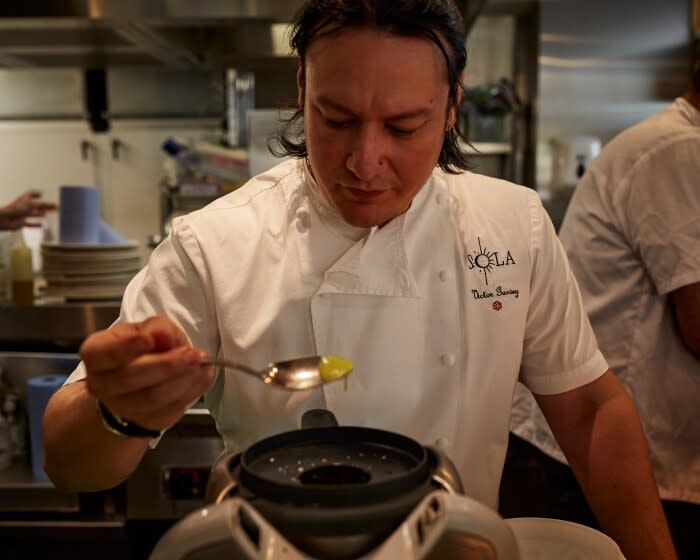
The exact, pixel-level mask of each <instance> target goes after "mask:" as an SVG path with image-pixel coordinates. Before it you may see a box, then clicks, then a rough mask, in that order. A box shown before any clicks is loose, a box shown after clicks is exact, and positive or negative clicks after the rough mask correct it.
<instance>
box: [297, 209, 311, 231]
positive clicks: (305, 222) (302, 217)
mask: <svg viewBox="0 0 700 560" xmlns="http://www.w3.org/2000/svg"><path fill="white" fill-rule="evenodd" d="M296 218H297V231H298V232H299V233H304V232H305V231H306V230H307V229H309V227H310V225H311V224H310V223H309V213H308V212H307V211H306V210H304V209H303V208H300V209H299V210H297V212H296Z"/></svg>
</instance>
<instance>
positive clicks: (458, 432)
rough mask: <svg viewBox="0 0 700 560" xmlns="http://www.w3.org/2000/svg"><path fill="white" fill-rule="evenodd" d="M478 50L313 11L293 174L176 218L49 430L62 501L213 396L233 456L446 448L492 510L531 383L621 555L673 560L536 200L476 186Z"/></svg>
mask: <svg viewBox="0 0 700 560" xmlns="http://www.w3.org/2000/svg"><path fill="white" fill-rule="evenodd" d="M464 39H465V37H464V31H463V26H462V23H461V19H460V17H459V15H458V12H457V11H456V9H455V8H454V5H453V4H452V2H450V1H448V0H442V1H426V0H412V1H401V2H396V1H388V0H374V1H365V2H360V1H352V0H334V1H331V2H327V1H326V2H319V1H313V2H310V3H308V5H307V7H306V9H305V11H304V12H303V13H302V14H301V15H300V17H299V19H298V21H297V26H296V28H295V34H294V36H293V38H292V46H293V48H294V49H295V50H296V52H297V53H298V55H299V61H300V65H299V71H298V76H297V85H298V104H299V111H298V112H297V115H295V119H293V122H291V123H290V126H289V127H288V128H287V129H285V130H283V132H282V138H283V140H282V146H283V148H284V149H285V150H286V153H287V154H289V155H292V156H295V157H294V158H293V159H291V160H290V161H288V162H285V163H282V164H280V165H278V166H277V167H275V168H273V169H271V170H270V171H269V172H267V173H263V174H262V175H259V176H257V177H255V178H254V179H252V180H251V181H250V182H249V183H248V184H247V185H245V186H244V187H242V188H241V189H239V190H238V191H236V192H234V193H232V194H230V195H227V196H225V197H223V198H221V199H219V200H217V201H216V202H214V203H213V204H211V205H209V206H207V207H206V208H204V209H202V210H200V211H197V212H194V213H192V214H190V215H188V216H185V217H182V218H179V219H177V220H175V221H174V223H173V227H172V231H171V234H170V236H169V237H168V239H167V240H166V241H165V242H163V243H162V244H161V245H160V246H159V247H158V248H157V249H156V250H155V251H154V253H153V255H152V257H151V259H150V261H149V264H148V266H147V267H146V268H145V269H144V270H142V271H141V272H140V273H139V274H138V275H137V276H136V277H135V278H134V279H133V281H132V282H131V284H130V285H129V287H128V289H127V291H126V293H125V295H124V300H123V304H122V311H121V315H120V319H119V322H118V324H117V325H115V326H113V327H112V328H110V329H108V330H107V331H103V332H98V333H95V334H93V335H92V336H90V337H89V338H88V339H87V340H86V341H85V343H84V344H83V346H82V348H81V356H82V358H83V362H82V363H81V365H80V366H79V368H78V369H77V370H76V372H74V374H73V375H72V377H71V379H70V380H69V383H68V384H67V385H66V386H64V387H63V388H62V389H61V390H60V391H58V392H57V393H56V395H55V396H54V398H53V399H52V400H51V402H50V404H49V406H48V409H47V412H46V416H45V441H46V450H45V456H46V470H47V473H48V474H49V476H50V477H51V478H52V480H53V481H54V483H55V484H56V485H57V486H59V487H67V488H74V489H83V490H93V489H100V488H106V487H110V486H114V485H115V484H117V483H119V482H120V481H122V480H124V479H125V478H126V477H128V476H129V475H130V474H131V473H132V472H133V470H134V469H135V468H136V466H137V465H138V463H139V461H140V460H141V457H142V456H143V454H144V453H145V452H146V450H147V448H148V445H149V442H150V441H151V439H152V436H157V435H158V433H159V432H160V431H161V430H163V429H167V428H168V427H169V426H171V425H173V424H174V423H175V422H177V421H178V420H179V418H180V417H181V416H182V414H183V413H184V410H185V408H186V407H187V406H188V404H190V403H191V402H192V401H193V400H195V399H197V398H198V397H199V396H200V395H201V394H202V393H204V395H205V401H206V403H207V405H208V407H209V409H210V411H211V413H212V415H213V416H214V418H215V420H216V423H217V427H218V429H219V431H220V433H221V435H222V437H223V438H224V441H225V443H226V447H227V449H228V450H240V449H243V448H245V447H246V446H247V445H249V444H251V443H253V442H254V441H256V440H258V439H260V438H262V437H266V436H269V435H272V434H274V433H278V432H280V431H284V430H289V429H294V428H296V427H298V422H299V418H300V416H301V414H302V413H303V412H304V411H305V410H308V409H310V408H317V407H325V408H328V409H329V410H331V411H332V412H333V413H335V415H336V416H337V418H338V420H339V421H340V423H341V424H345V425H350V424H353V425H364V426H372V427H375V428H381V429H387V430H393V431H397V432H401V433H403V434H406V435H408V436H410V437H413V438H415V439H416V440H418V441H420V442H422V443H429V444H437V445H439V446H441V447H442V448H443V449H444V450H445V451H446V452H447V454H448V455H449V456H450V457H451V458H452V459H453V460H454V462H455V463H456V465H457V467H458V469H459V470H460V473H461V476H462V480H463V483H464V485H465V488H466V493H467V494H469V495H471V496H473V497H475V498H477V499H479V500H481V501H483V502H484V503H486V504H489V505H491V506H492V507H495V506H496V500H497V493H498V484H499V479H500V474H501V470H502V467H503V461H504V456H505V450H506V445H507V441H508V420H509V416H510V404H511V400H512V396H513V390H514V387H515V383H516V381H517V380H518V379H520V380H522V381H523V382H524V383H525V384H526V385H527V386H528V387H530V388H531V389H532V390H533V392H535V393H536V394H538V401H539V402H540V405H541V406H542V407H543V410H545V412H546V414H547V418H548V419H549V420H550V422H551V424H552V426H553V428H554V430H555V433H556V434H557V437H558V438H559V439H560V443H561V445H562V448H563V449H564V450H565V452H566V453H567V456H569V458H570V462H571V464H572V465H574V466H575V469H576V470H577V472H578V473H579V474H580V476H581V478H582V480H583V481H584V486H585V487H586V489H587V492H588V494H589V499H591V501H592V504H593V507H594V508H595V509H596V511H598V512H599V513H600V516H601V520H602V521H601V522H602V524H603V527H604V529H605V530H606V531H608V532H609V533H610V534H611V535H612V536H613V537H615V538H616V539H617V540H618V542H619V543H620V545H621V547H622V549H623V551H624V552H625V554H626V555H627V557H628V558H629V559H630V560H633V559H641V558H675V556H674V553H673V548H672V545H671V544H670V539H669V537H668V532H667V529H666V527H665V521H664V518H663V513H662V511H661V508H660V504H659V499H658V495H657V494H656V489H655V484H654V480H653V477H652V474H651V468H650V466H649V459H648V455H647V450H646V446H645V442H644V439H643V435H642V432H641V428H640V425H639V419H638V417H637V415H636V412H635V409H634V406H633V405H632V403H631V401H630V399H629V398H628V396H627V394H626V393H625V391H624V390H623V389H622V388H621V386H620V384H619V383H618V382H617V381H616V379H615V377H614V376H613V375H612V374H611V373H610V372H609V371H608V366H607V364H606V362H605V359H604V358H603V356H602V355H601V354H600V352H599V350H598V348H597V345H596V342H595V338H594V336H593V334H592V331H591V328H590V325H589V323H588V320H587V318H586V315H585V312H584V311H583V308H582V306H581V301H580V297H579V293H578V289H577V287H576V283H575V280H574V278H573V276H572V274H571V272H570V270H569V268H568V265H567V261H566V258H565V256H564V253H563V251H562V249H561V247H560V245H559V242H558V241H557V239H556V236H555V234H554V231H553V228H552V225H551V223H550V221H549V219H548V218H547V216H546V214H545V212H544V210H543V209H542V206H541V205H540V203H539V200H538V198H537V196H536V194H535V193H534V192H533V191H531V190H529V189H526V188H524V187H518V186H515V185H512V184H509V183H506V182H504V181H500V180H495V179H490V178H487V177H483V176H480V175H476V174H474V173H470V172H468V171H466V169H467V167H468V163H467V160H466V157H465V155H464V154H463V152H461V150H460V144H459V138H460V133H459V131H458V122H457V107H458V105H459V99H460V88H459V85H460V84H461V79H462V78H463V72H464V68H465V63H466V53H465V49H464V44H465V42H464ZM298 119H303V136H301V137H296V136H294V135H293V134H292V131H293V130H294V124H295V122H296V120H298ZM203 353H205V354H211V355H216V356H219V357H226V358H230V359H234V360H237V361H241V362H245V363H247V364H250V365H251V366H253V367H256V366H258V367H262V366H264V365H265V364H266V363H267V362H269V361H278V360H283V359H288V358H292V357H297V356H304V355H310V354H339V355H342V356H347V357H348V358H350V359H351V360H352V361H353V364H354V371H353V373H352V375H351V378H350V382H349V385H348V390H347V391H345V390H344V388H343V385H342V384H338V383H336V384H328V385H325V386H323V388H319V389H314V390H310V391H305V392H291V393H290V392H285V391H282V390H280V389H276V388H273V387H269V386H266V385H264V384H262V383H260V381H258V380H256V379H253V378H251V377H249V376H244V375H237V374H233V375H231V374H228V375H223V374H222V375H219V376H218V377H215V375H214V372H213V368H210V367H203V366H200V365H198V359H199V357H200V356H201V355H202V354H203ZM97 402H99V403H100V405H101V406H100V409H99V410H98V407H97V406H96V403H97ZM105 416H106V418H105ZM115 419H117V420H121V421H122V423H121V424H120V423H117V424H116V425H117V427H119V426H124V429H121V431H122V432H124V433H122V434H115V433H113V431H114V426H115V423H114V420H115ZM105 420H106V421H107V424H108V426H109V427H110V429H106V427H105V426H104V422H103V421H105ZM116 431H120V429H118V430H116ZM611 458H612V459H613V460H611Z"/></svg>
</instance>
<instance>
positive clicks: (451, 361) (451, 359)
mask: <svg viewBox="0 0 700 560" xmlns="http://www.w3.org/2000/svg"><path fill="white" fill-rule="evenodd" d="M456 361H457V360H455V356H454V354H450V353H449V352H448V353H447V354H443V355H442V356H440V363H441V364H442V365H443V366H445V367H452V366H453V365H455V362H456Z"/></svg>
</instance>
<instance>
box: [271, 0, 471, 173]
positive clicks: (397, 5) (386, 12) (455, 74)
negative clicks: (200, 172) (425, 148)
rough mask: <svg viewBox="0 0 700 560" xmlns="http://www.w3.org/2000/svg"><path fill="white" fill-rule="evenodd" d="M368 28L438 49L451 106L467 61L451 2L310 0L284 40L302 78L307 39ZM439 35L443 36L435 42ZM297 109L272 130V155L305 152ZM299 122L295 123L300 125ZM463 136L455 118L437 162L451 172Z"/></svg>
mask: <svg viewBox="0 0 700 560" xmlns="http://www.w3.org/2000/svg"><path fill="white" fill-rule="evenodd" d="M361 26H372V27H376V28H377V29H380V30H383V31H388V32H389V33H392V34H394V35H399V36H404V37H423V38H426V39H428V40H430V41H432V42H433V43H435V45H436V46H437V47H438V48H439V49H440V52H442V55H443V56H444V58H445V63H446V65H447V77H448V82H449V98H448V100H449V103H448V107H452V106H453V105H454V103H455V100H456V95H457V91H458V88H461V87H462V84H461V80H460V78H461V75H462V71H463V70H464V68H465V66H466V63H467V51H466V45H465V40H466V33H465V31H464V23H463V21H462V16H461V15H460V13H459V11H458V10H457V8H456V6H455V5H454V2H453V1H452V0H311V1H310V2H307V3H306V4H305V5H304V6H303V7H302V9H301V10H300V11H299V12H298V13H297V15H296V17H295V21H294V26H293V28H292V35H291V40H290V44H291V47H292V49H293V51H295V52H296V53H297V55H298V56H299V59H300V64H301V69H302V70H301V71H302V76H303V72H304V63H305V58H306V52H307V50H308V48H309V45H310V44H311V42H312V41H313V40H314V39H315V38H317V37H321V36H324V35H332V34H333V33H336V32H337V31H339V30H341V29H345V28H348V27H361ZM440 37H442V38H443V39H444V43H446V46H445V44H443V41H441V40H440ZM303 117H304V109H303V107H297V109H296V112H295V113H294V114H293V115H292V116H291V117H290V118H289V119H288V120H286V121H285V122H284V123H283V125H282V127H281V129H280V131H279V132H278V134H277V141H278V143H279V146H280V149H277V150H276V152H275V153H276V154H277V155H280V156H292V157H297V158H305V157H306V156H307V155H308V151H307V147H306V139H305V137H304V133H303V124H302V123H303ZM300 124H301V126H300ZM460 139H462V140H465V141H466V138H465V136H464V133H463V131H462V128H461V122H460V119H459V118H458V119H456V122H455V125H454V126H453V127H451V128H450V129H449V130H448V131H447V132H446V133H445V138H444V140H443V143H442V150H441V151H440V157H439V158H438V165H439V166H440V168H441V169H442V170H444V171H445V172H447V173H453V174H457V173H460V172H462V171H463V170H466V169H470V168H471V164H470V163H469V160H468V159H467V156H466V154H465V152H464V151H463V150H462V149H461V148H460Z"/></svg>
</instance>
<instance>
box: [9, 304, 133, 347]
mask: <svg viewBox="0 0 700 560" xmlns="http://www.w3.org/2000/svg"><path fill="white" fill-rule="evenodd" d="M119 305H120V304H119V302H115V301H110V302H94V303H92V302H91V303H49V302H47V303H42V302H39V303H38V304H37V305H33V306H30V307H17V306H15V305H13V304H11V303H2V304H0V350H8V351H12V350H15V351H16V350H29V351H45V352H46V351H68V352H74V351H76V350H77V348H78V347H79V346H80V343H81V342H82V341H83V340H84V339H85V338H86V337H87V335H89V334H90V333H92V332H95V331H97V330H101V329H104V328H107V327H108V326H109V325H111V324H112V323H113V322H114V320H115V319H116V318H117V317H118V316H119Z"/></svg>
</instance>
